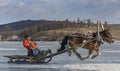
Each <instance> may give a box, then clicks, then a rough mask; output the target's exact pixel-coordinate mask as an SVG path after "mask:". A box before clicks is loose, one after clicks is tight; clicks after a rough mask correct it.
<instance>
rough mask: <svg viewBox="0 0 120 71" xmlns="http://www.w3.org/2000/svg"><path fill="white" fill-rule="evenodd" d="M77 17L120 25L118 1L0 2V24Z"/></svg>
mask: <svg viewBox="0 0 120 71" xmlns="http://www.w3.org/2000/svg"><path fill="white" fill-rule="evenodd" d="M78 17H79V18H80V19H81V20H83V19H91V20H92V21H94V22H96V21H97V20H100V21H102V22H104V21H107V22H108V23H112V24H113V23H114V24H120V0H0V24H6V23H10V22H15V21H20V20H28V19H31V20H41V19H45V20H65V19H69V20H72V21H73V20H77V18H78Z"/></svg>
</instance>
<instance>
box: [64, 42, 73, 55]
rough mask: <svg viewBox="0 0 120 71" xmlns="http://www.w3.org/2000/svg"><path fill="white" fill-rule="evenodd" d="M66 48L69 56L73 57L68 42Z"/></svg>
mask: <svg viewBox="0 0 120 71" xmlns="http://www.w3.org/2000/svg"><path fill="white" fill-rule="evenodd" d="M65 47H66V48H67V52H68V56H71V54H72V52H71V50H70V45H69V41H68V42H67V45H66V46H65Z"/></svg>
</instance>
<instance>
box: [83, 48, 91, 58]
mask: <svg viewBox="0 0 120 71" xmlns="http://www.w3.org/2000/svg"><path fill="white" fill-rule="evenodd" d="M92 53H93V50H92V49H89V52H88V56H87V57H84V58H82V60H85V59H88V58H91V57H92Z"/></svg>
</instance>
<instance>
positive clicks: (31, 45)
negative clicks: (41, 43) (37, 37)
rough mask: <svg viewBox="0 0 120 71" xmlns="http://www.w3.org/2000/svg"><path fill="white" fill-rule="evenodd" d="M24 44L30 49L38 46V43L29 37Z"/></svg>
mask: <svg viewBox="0 0 120 71" xmlns="http://www.w3.org/2000/svg"><path fill="white" fill-rule="evenodd" d="M23 46H24V47H25V48H26V49H27V50H28V51H29V50H31V49H35V48H36V47H37V44H35V43H32V41H31V40H29V39H26V40H24V41H23Z"/></svg>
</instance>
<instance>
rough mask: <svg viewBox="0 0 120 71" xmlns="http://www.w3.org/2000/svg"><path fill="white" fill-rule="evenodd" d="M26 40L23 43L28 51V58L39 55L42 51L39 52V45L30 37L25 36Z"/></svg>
mask: <svg viewBox="0 0 120 71" xmlns="http://www.w3.org/2000/svg"><path fill="white" fill-rule="evenodd" d="M24 38H25V40H24V41H23V46H24V47H25V48H26V49H27V51H28V56H36V55H38V54H39V53H40V52H41V51H40V50H38V48H37V44H36V43H34V42H32V41H31V38H30V36H29V35H25V36H24Z"/></svg>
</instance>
